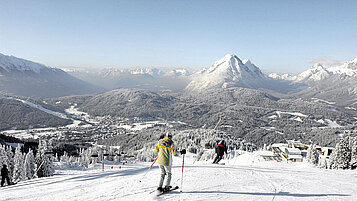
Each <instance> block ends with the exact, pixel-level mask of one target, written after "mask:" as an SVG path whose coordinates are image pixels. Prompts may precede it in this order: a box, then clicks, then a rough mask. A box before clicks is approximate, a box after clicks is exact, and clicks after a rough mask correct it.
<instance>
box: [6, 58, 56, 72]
mask: <svg viewBox="0 0 357 201" xmlns="http://www.w3.org/2000/svg"><path fill="white" fill-rule="evenodd" d="M0 68H2V69H3V70H5V71H7V72H11V71H21V72H25V71H30V72H35V73H40V72H41V70H45V69H50V70H52V71H60V69H58V68H51V67H48V66H44V65H42V64H39V63H35V62H32V61H28V60H25V59H20V58H17V57H14V56H7V55H3V54H1V53H0Z"/></svg>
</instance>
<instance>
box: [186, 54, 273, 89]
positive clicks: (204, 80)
mask: <svg viewBox="0 0 357 201" xmlns="http://www.w3.org/2000/svg"><path fill="white" fill-rule="evenodd" d="M198 74H199V75H197V76H196V79H195V80H193V81H192V82H191V83H190V84H189V85H188V86H187V88H188V89H191V90H192V89H193V90H202V89H204V88H212V87H218V88H227V87H247V88H259V87H261V84H262V83H263V82H265V80H266V77H265V76H264V75H263V73H262V72H261V71H260V69H259V68H258V67H256V66H255V65H254V64H253V63H251V61H250V60H248V59H247V60H244V62H242V61H241V60H240V59H239V58H238V57H237V56H236V55H234V54H226V55H225V56H224V57H222V58H221V59H220V60H218V61H216V62H214V64H213V65H212V66H211V67H210V68H208V69H203V70H202V71H200V72H199V73H198Z"/></svg>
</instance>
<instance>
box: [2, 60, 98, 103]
mask: <svg viewBox="0 0 357 201" xmlns="http://www.w3.org/2000/svg"><path fill="white" fill-rule="evenodd" d="M0 75H1V76H0V91H3V92H5V93H12V94H16V95H21V96H31V97H59V96H66V95H75V94H86V93H93V92H96V91H99V90H100V89H99V88H98V87H95V86H93V85H91V84H89V83H86V82H84V81H82V80H79V79H77V78H75V77H72V76H71V75H69V74H67V73H66V72H64V71H62V70H61V69H58V68H51V67H47V66H45V65H42V64H39V63H35V62H32V61H28V60H25V59H20V58H16V57H14V56H7V55H3V54H0Z"/></svg>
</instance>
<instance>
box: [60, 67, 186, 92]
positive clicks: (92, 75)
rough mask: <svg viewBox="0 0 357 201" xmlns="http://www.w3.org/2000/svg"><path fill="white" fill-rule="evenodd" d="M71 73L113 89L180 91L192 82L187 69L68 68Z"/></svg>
mask: <svg viewBox="0 0 357 201" xmlns="http://www.w3.org/2000/svg"><path fill="white" fill-rule="evenodd" d="M64 70H65V71H66V72H68V73H70V74H71V75H73V76H75V77H77V78H79V79H82V80H84V81H87V82H89V83H92V84H94V85H98V86H101V87H103V88H105V89H108V90H112V89H118V88H142V89H151V90H172V91H179V90H181V89H183V88H185V87H186V85H187V84H188V83H189V82H190V72H189V71H188V70H186V69H170V68H136V69H116V68H106V69H92V70H91V71H89V72H88V69H78V68H77V69H76V68H66V69H64Z"/></svg>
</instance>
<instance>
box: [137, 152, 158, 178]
mask: <svg viewBox="0 0 357 201" xmlns="http://www.w3.org/2000/svg"><path fill="white" fill-rule="evenodd" d="M158 158H159V156H158V157H156V159H155V160H154V162H153V163H152V164H151V166H150V167H149V169H148V170H147V171H146V172H145V174H144V175H143V177H142V178H141V179H140V180H139V182H141V180H143V179H144V177H145V176H146V175H147V173H148V172H149V171H150V169H151V168H152V166H153V165H154V164H155V162H156V161H157V159H158Z"/></svg>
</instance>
